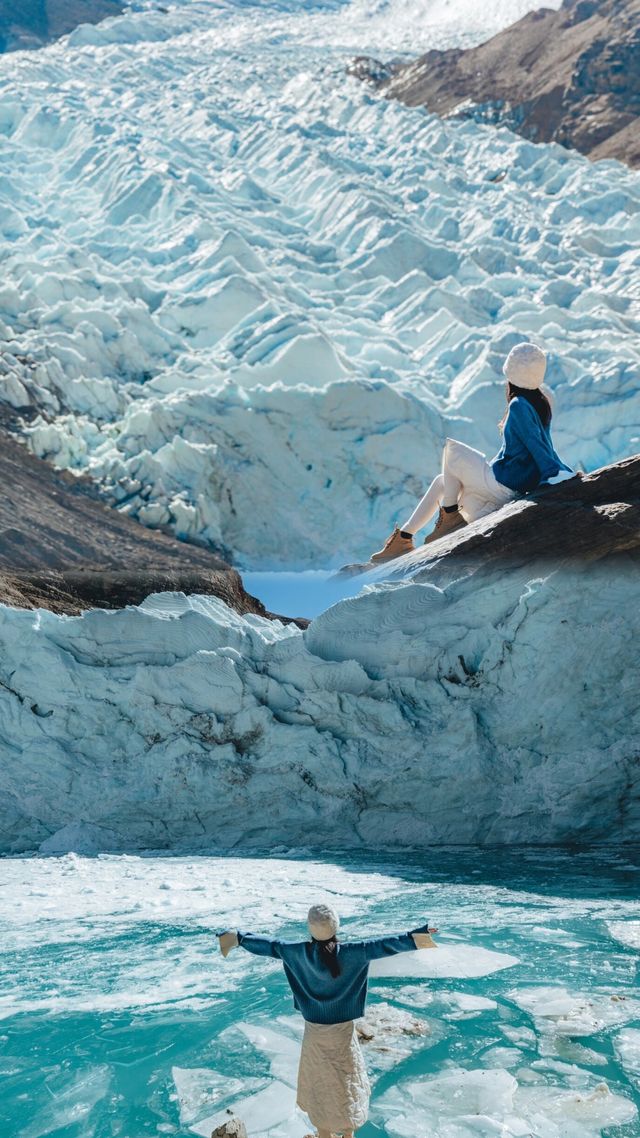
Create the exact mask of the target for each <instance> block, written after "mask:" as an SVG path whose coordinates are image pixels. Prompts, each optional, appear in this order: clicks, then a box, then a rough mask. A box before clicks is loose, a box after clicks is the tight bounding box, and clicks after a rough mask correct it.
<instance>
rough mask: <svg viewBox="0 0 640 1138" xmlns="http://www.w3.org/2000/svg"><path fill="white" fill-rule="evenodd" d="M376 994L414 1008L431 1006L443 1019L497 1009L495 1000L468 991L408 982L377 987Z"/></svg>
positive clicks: (458, 1017) (468, 1016) (464, 1016)
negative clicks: (441, 989)
mask: <svg viewBox="0 0 640 1138" xmlns="http://www.w3.org/2000/svg"><path fill="white" fill-rule="evenodd" d="M376 995H378V996H384V997H386V998H387V999H390V1000H395V1001H397V1002H398V1003H401V1004H409V1005H410V1006H411V1007H412V1008H429V1009H430V1010H431V1011H433V1012H434V1013H437V1014H438V1016H439V1018H441V1019H468V1018H471V1017H472V1016H478V1015H480V1014H481V1012H485V1011H495V1010H496V1008H497V1007H498V1005H497V1003H496V1001H495V1000H491V999H489V998H488V997H487V996H476V995H470V994H468V993H467V992H447V991H435V992H434V991H432V990H431V989H430V988H427V987H425V986H424V985H423V984H407V985H404V986H403V987H402V988H376Z"/></svg>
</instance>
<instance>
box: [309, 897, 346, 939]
mask: <svg viewBox="0 0 640 1138" xmlns="http://www.w3.org/2000/svg"><path fill="white" fill-rule="evenodd" d="M307 922H308V924H309V932H310V933H311V936H312V937H313V939H314V940H331V937H332V936H335V935H336V933H337V931H338V929H339V928H340V921H339V920H338V917H337V915H336V914H335V913H334V911H333V909H330V908H329V906H328V905H312V906H311V908H310V909H309V915H308V917H307Z"/></svg>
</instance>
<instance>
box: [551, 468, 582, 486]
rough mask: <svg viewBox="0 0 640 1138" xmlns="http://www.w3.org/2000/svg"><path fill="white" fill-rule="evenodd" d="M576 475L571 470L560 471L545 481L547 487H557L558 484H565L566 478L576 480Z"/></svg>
mask: <svg viewBox="0 0 640 1138" xmlns="http://www.w3.org/2000/svg"><path fill="white" fill-rule="evenodd" d="M576 477H577V475H576V474H575V471H573V470H560V471H558V473H557V474H554V476H553V478H547V479H546V485H547V486H557V484H558V482H566V480H567V478H576Z"/></svg>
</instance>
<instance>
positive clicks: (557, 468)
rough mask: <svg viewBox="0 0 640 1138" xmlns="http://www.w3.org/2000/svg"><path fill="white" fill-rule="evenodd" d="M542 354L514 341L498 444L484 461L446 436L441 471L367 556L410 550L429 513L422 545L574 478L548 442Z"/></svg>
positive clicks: (386, 557) (378, 559)
mask: <svg viewBox="0 0 640 1138" xmlns="http://www.w3.org/2000/svg"><path fill="white" fill-rule="evenodd" d="M546 366H547V357H546V356H545V354H544V352H543V351H541V349H540V348H538V347H536V345H535V344H517V345H516V347H515V348H512V350H511V351H510V352H509V355H508V356H507V359H506V361H505V365H504V368H503V371H504V374H505V376H506V377H507V412H506V415H505V417H504V419H503V420H502V423H501V424H500V426H501V428H502V431H503V439H502V447H501V448H500V450H499V452H498V454H497V455H496V456H495V458H493V459H491V461H490V462H487V460H486V458H485V456H484V455H483V454H481V453H480V451H478V450H474V449H473V447H469V446H466V444H465V443H461V442H458V440H457V439H447V441H446V443H445V447H444V452H443V456H442V473H441V474H438V475H436V477H435V478H434V480H433V482H432V483H431V485H430V487H429V489H428V490H427V492H426V494H425V495H424V497H423V498H422V499H421V501H420V502H418V505H417V506H416V508H415V510H414V511H413V513H412V515H411V517H410V518H409V519H408V521H406V522H405V524H404V525H403V526H402V527H401V528H399V527H398V526H396V528H395V529H394V531H393V533H392V534H391V536H390V537H389V538H387V541H386V542H385V545H384V546H383V548H382V549H380V550H378V552H377V553H374V554H373V556H372V557H371V560H372V561H373V562H374V564H381V563H382V562H384V561H393V559H394V558H396V557H402V555H403V554H404V553H410V552H411V551H412V549H413V548H414V545H413V536H414V534H415V533H416V532H417V531H418V530H419V529H422V527H423V526H426V525H427V522H429V521H430V520H431V518H432V517H433V516H434V514H435V513H436V512H437V513H438V518H437V521H436V524H435V527H434V529H433V531H432V532H431V533H430V534H429V536H428V537H427V538H425V542H424V544H425V545H429V543H430V542H432V541H437V540H438V539H439V538H441V537H446V535H447V534H449V533H453V532H454V530H457V529H460V527H461V526H464V525H466V524H467V522H474V521H476V520H477V519H478V518H482V517H484V515H485V514H490V513H491V512H492V511H493V510H499V509H500V507H501V506H504V505H506V503H507V502H511V501H513V499H514V498H518V497H519V496H520V495H521V494H528V493H529V492H530V491H531V490H535V489H536V488H537V487H538V486H539V485H540V484H541V483H543V482H544V483H548V484H554V483H556V482H563V481H564V479H565V478H573V477H575V475H574V472H573V470H572V469H571V467H569V466H567V465H566V463H564V462H562V460H561V459H560V458H558V455H557V454H556V452H555V450H554V449H553V443H552V441H551V430H550V427H551V404H550V403H549V400H548V399H547V396H546V395H545V394H544V392H543V391H541V390H540V389H541V387H542V382H543V380H544V375H545V371H546Z"/></svg>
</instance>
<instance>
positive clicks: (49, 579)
mask: <svg viewBox="0 0 640 1138" xmlns="http://www.w3.org/2000/svg"><path fill="white" fill-rule="evenodd" d="M0 485H2V494H1V495H0V603H4V604H9V605H17V606H19V607H22V608H47V609H51V611H52V612H57V613H77V612H81V611H82V610H83V609H87V608H91V607H94V606H95V607H98V608H122V607H123V606H124V605H127V604H139V602H140V601H142V600H144V598H145V597H146V596H148V595H149V593H154V592H159V591H164V590H176V589H177V590H182V591H184V592H187V593H207V594H211V595H213V596H216V597H221V598H222V600H224V601H225V602H226V603H227V604H228V605H229V606H230V607H231V608H233V609H235V610H236V611H237V612H241V613H245V612H254V613H259V614H260V615H261V616H265V615H268V614H267V611H266V609H265V607H264V605H262V604H261V603H260V601H258V600H256V598H255V597H251V596H250V595H249V594H248V593H247V592H246V591H245V589H244V588H243V585H242V580H241V578H240V576H239V574H238V573H237V572H236V571H235V569H232V568H231V567H230V566H229V565H227V563H226V562H225V561H224V560H223V559H222V558H221V557H218V556H217V555H216V554H214V553H212V552H210V551H209V550H206V549H201V548H199V547H198V546H195V545H187V544H186V543H185V542H181V541H177V540H176V539H175V538H174V537H170V536H169V535H168V534H164V533H161V532H159V531H158V530H148V529H145V527H144V526H142V525H140V523H139V522H136V521H134V520H133V518H130V517H128V516H127V515H126V514H125V513H121V512H119V511H117V510H113V509H110V508H109V507H108V506H106V505H105V504H104V503H103V502H101V501H100V500H99V498H98V496H97V493H96V490H95V488H94V487H93V486H92V485H91V483H90V482H89V481H88V480H87V479H79V478H75V477H74V476H73V475H69V474H68V473H66V472H64V471H56V470H54V469H53V468H52V467H51V466H49V465H48V463H46V462H43V461H42V460H41V459H39V458H36V457H35V456H34V455H32V454H30V453H29V451H27V449H26V447H24V446H21V445H20V443H18V442H16V441H15V439H13V438H12V437H11V436H10V435H9V434H7V433H6V432H4V431H0Z"/></svg>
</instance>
